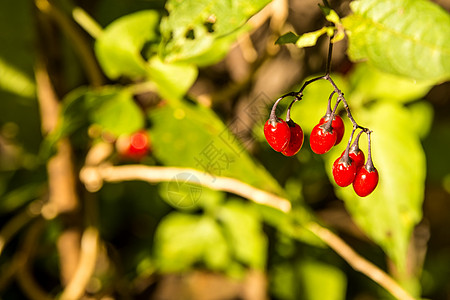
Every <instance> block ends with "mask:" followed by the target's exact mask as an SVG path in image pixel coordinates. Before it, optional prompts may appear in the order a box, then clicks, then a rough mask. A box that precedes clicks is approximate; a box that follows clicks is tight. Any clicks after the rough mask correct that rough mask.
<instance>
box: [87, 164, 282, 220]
mask: <svg viewBox="0 0 450 300" xmlns="http://www.w3.org/2000/svg"><path fill="white" fill-rule="evenodd" d="M180 173H189V174H191V175H193V176H192V177H190V179H187V180H188V181H189V180H191V183H194V184H200V185H202V186H206V187H209V188H211V189H213V190H219V191H224V192H230V193H233V194H236V195H239V196H242V197H244V198H247V199H250V200H252V201H254V202H256V203H259V204H263V205H267V206H271V207H274V208H277V209H279V210H281V211H284V212H288V211H290V209H291V204H290V202H289V201H288V200H286V199H283V198H281V197H279V196H276V195H274V194H271V193H268V192H265V191H262V190H260V189H257V188H255V187H253V186H251V185H249V184H246V183H244V182H242V181H239V180H237V179H234V178H229V177H215V179H214V180H212V179H211V176H210V175H208V174H206V173H205V172H201V171H198V170H195V169H188V168H171V167H150V166H143V165H127V166H117V167H111V166H104V167H85V168H83V170H81V173H80V177H81V180H82V181H83V182H84V183H85V185H86V187H89V186H91V185H92V184H91V182H94V183H95V185H97V186H98V183H99V180H98V179H99V178H100V179H101V180H104V181H109V182H120V181H128V180H144V181H147V182H151V183H158V182H162V181H174V180H175V177H176V176H177V175H179V174H180ZM197 179H198V180H199V181H197Z"/></svg>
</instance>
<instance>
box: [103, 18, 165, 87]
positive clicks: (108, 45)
mask: <svg viewBox="0 0 450 300" xmlns="http://www.w3.org/2000/svg"><path fill="white" fill-rule="evenodd" d="M158 25H159V14H158V13H157V12H156V11H153V10H143V11H139V12H136V13H132V14H129V15H126V16H123V17H121V18H118V19H117V20H115V21H114V22H112V23H111V24H109V25H108V26H107V27H106V28H105V30H104V32H103V34H102V35H101V36H100V37H99V38H98V39H97V40H96V43H95V53H96V55H97V58H98V61H99V63H100V66H101V67H102V69H103V72H105V74H106V75H107V76H108V77H109V78H110V79H117V78H119V77H120V76H128V77H131V78H133V79H136V78H145V77H146V76H147V75H148V69H147V66H146V61H145V60H144V58H143V57H142V55H141V51H142V50H143V48H144V45H145V44H146V43H157V42H159V34H158Z"/></svg>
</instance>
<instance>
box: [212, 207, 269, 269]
mask: <svg viewBox="0 0 450 300" xmlns="http://www.w3.org/2000/svg"><path fill="white" fill-rule="evenodd" d="M217 216H218V219H219V221H220V222H221V224H223V227H224V229H225V233H226V236H227V237H228V240H229V243H230V245H231V248H232V251H233V253H234V257H236V259H237V260H239V261H240V262H241V263H243V264H245V265H248V266H250V267H251V268H254V269H260V270H262V269H263V268H264V266H265V264H266V253H267V241H266V237H265V235H264V232H263V230H262V224H261V221H260V217H259V215H258V213H257V211H256V210H255V209H254V207H253V206H250V205H249V204H248V203H242V202H241V201H229V202H227V203H226V204H225V205H223V206H222V207H221V208H220V210H219V212H218V213H217Z"/></svg>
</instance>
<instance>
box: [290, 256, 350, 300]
mask: <svg viewBox="0 0 450 300" xmlns="http://www.w3.org/2000/svg"><path fill="white" fill-rule="evenodd" d="M298 272H299V273H300V276H301V278H302V279H303V282H302V287H303V289H302V294H303V297H302V298H303V299H308V300H323V299H327V300H343V299H346V297H345V295H346V285H347V278H346V277H345V274H344V273H343V272H342V271H341V270H339V269H338V268H336V267H334V266H332V265H327V264H325V263H322V262H319V261H314V260H311V259H307V260H302V261H300V262H299V264H298ZM324 287H326V288H324Z"/></svg>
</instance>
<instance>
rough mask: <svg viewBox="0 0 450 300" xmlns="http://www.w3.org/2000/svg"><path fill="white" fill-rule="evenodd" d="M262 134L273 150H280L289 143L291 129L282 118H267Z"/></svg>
mask: <svg viewBox="0 0 450 300" xmlns="http://www.w3.org/2000/svg"><path fill="white" fill-rule="evenodd" d="M264 136H265V137H266V140H267V142H268V143H269V145H270V147H272V148H273V150H275V151H277V152H281V151H283V150H284V149H286V147H287V146H288V144H289V139H290V137H291V130H290V129H289V126H288V124H287V123H286V122H285V121H283V120H282V119H280V118H277V120H276V121H274V120H271V119H269V120H267V122H266V124H264Z"/></svg>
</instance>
